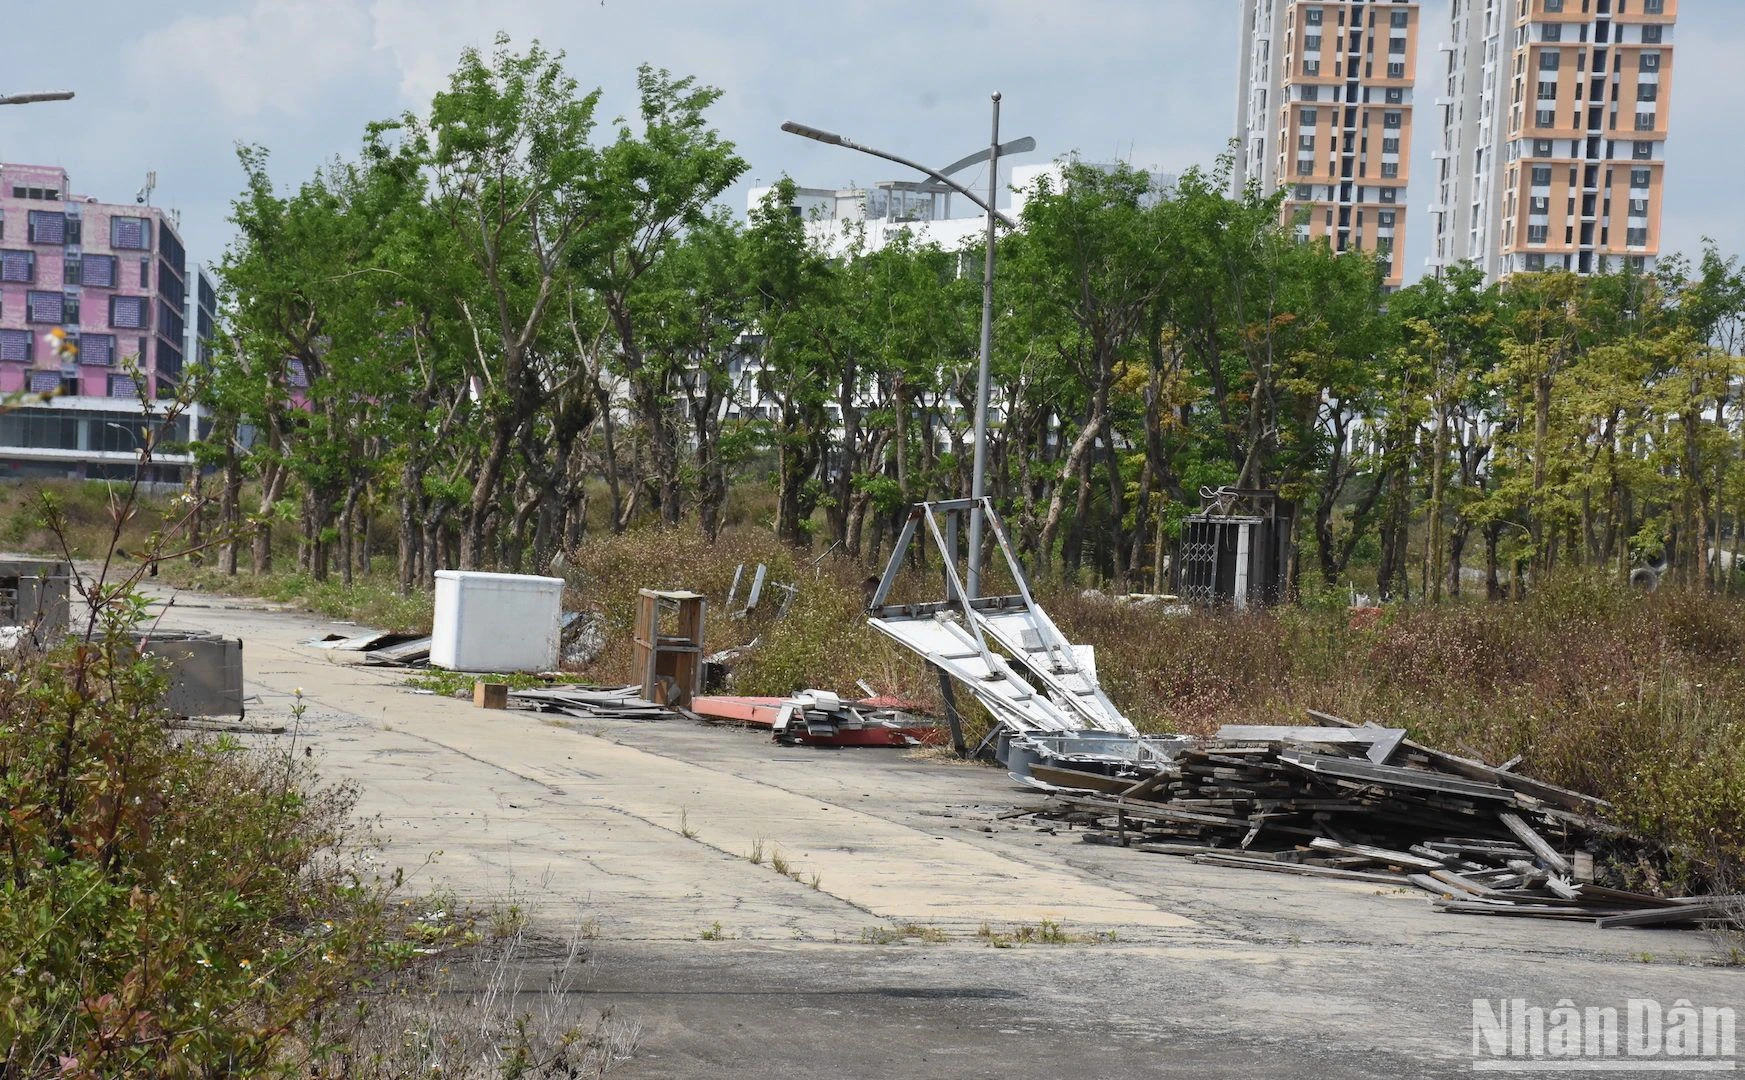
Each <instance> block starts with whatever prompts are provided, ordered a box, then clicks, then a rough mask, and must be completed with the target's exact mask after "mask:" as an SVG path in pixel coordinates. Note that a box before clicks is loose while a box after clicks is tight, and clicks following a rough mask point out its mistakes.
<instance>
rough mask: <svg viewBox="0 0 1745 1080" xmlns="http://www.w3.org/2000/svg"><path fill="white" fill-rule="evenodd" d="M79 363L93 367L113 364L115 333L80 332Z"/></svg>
mask: <svg viewBox="0 0 1745 1080" xmlns="http://www.w3.org/2000/svg"><path fill="white" fill-rule="evenodd" d="M79 363H81V364H89V365H91V366H93V367H113V366H115V335H114V334H80V335H79Z"/></svg>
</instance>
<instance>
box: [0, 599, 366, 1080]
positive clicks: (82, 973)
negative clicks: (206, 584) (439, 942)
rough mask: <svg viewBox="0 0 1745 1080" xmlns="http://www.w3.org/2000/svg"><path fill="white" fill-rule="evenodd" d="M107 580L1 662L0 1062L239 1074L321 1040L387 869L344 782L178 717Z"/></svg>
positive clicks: (345, 987)
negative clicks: (39, 646) (69, 615)
mask: <svg viewBox="0 0 1745 1080" xmlns="http://www.w3.org/2000/svg"><path fill="white" fill-rule="evenodd" d="M143 611H144V607H143V604H142V603H141V602H139V601H137V600H136V599H134V598H132V597H130V596H129V595H127V594H125V593H114V594H110V595H107V596H106V597H104V599H103V602H102V603H101V605H100V606H99V610H98V612H97V615H98V620H97V622H96V624H95V626H94V627H93V628H92V630H91V632H90V633H88V634H86V635H85V636H83V637H75V638H72V639H69V640H67V641H65V642H63V643H62V644H59V645H57V646H55V647H53V648H51V649H49V650H47V651H46V652H38V653H29V654H25V655H21V656H19V657H17V658H16V659H15V662H14V664H13V669H12V673H11V677H10V678H8V679H6V680H0V717H3V718H4V719H3V720H0V807H3V808H4V812H3V813H0V1060H3V1061H4V1062H5V1068H4V1070H0V1071H4V1073H5V1074H6V1075H9V1076H11V1075H17V1076H36V1075H46V1074H49V1073H53V1074H55V1075H57V1076H80V1077H96V1076H117V1075H130V1076H134V1075H139V1076H143V1075H151V1076H170V1075H216V1074H219V1073H222V1074H224V1075H249V1074H252V1073H256V1072H260V1071H263V1070H267V1069H269V1068H271V1067H275V1066H276V1065H277V1064H280V1063H282V1062H283V1060H284V1057H285V1054H286V1052H287V1050H288V1049H290V1048H296V1049H298V1050H300V1051H301V1052H305V1053H311V1052H315V1051H316V1050H317V1049H318V1048H319V1046H320V1041H321V1040H320V1031H319V1024H318V1023H317V1014H318V1010H320V1008H321V1007H322V1006H323V1005H325V1004H326V1003H329V1002H332V1001H335V1000H337V999H338V998H339V997H340V996H342V995H343V994H344V993H346V992H347V991H349V990H351V989H353V988H355V987H356V986H357V985H359V983H360V981H361V980H362V979H363V978H364V976H365V974H366V973H367V971H368V970H369V969H370V968H371V967H372V966H373V965H374V963H375V962H376V943H377V942H378V941H380V940H381V926H382V923H381V913H382V905H381V898H382V896H383V893H384V891H385V889H386V888H387V886H386V885H385V884H371V883H369V880H368V879H367V878H366V876H365V873H364V871H365V867H364V865H363V862H362V856H363V850H364V849H363V847H362V846H361V845H360V841H361V840H363V839H364V838H363V837H362V836H360V835H359V834H358V833H357V832H356V831H355V828H354V826H353V824H352V822H351V809H352V804H353V796H352V792H351V791H350V790H349V789H347V788H344V787H319V786H316V785H315V784H314V782H313V775H312V774H311V772H310V771H309V768H308V765H307V763H306V761H305V760H304V759H301V758H299V757H297V755H296V752H295V747H294V746H290V745H287V746H282V747H280V748H279V749H278V750H277V751H275V752H257V751H249V750H245V749H243V748H242V747H240V746H239V745H237V744H236V743H235V742H233V741H225V740H223V739H216V740H214V739H198V738H191V737H178V735H177V734H176V733H175V732H173V731H172V730H171V729H170V726H169V724H168V722H167V721H168V719H169V718H168V717H167V716H165V715H164V713H163V712H162V710H161V708H160V706H159V704H158V702H159V701H160V700H161V697H162V694H163V691H164V687H165V683H164V678H163V675H162V673H161V672H160V671H159V669H158V668H157V667H156V666H155V664H154V663H153V662H152V661H150V660H147V659H142V658H141V657H140V655H139V654H138V652H137V651H136V650H135V649H134V648H133V647H132V645H131V643H130V639H129V638H128V637H127V634H126V631H127V630H128V629H129V628H130V626H132V625H134V624H135V623H136V622H137V621H138V619H139V618H140V616H141V615H142V614H143Z"/></svg>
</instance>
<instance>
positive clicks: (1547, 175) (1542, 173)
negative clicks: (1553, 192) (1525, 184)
mask: <svg viewBox="0 0 1745 1080" xmlns="http://www.w3.org/2000/svg"><path fill="white" fill-rule="evenodd" d="M1533 186H1534V187H1550V186H1551V166H1549V165H1535V166H1533Z"/></svg>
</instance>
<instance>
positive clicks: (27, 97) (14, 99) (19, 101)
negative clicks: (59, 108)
mask: <svg viewBox="0 0 1745 1080" xmlns="http://www.w3.org/2000/svg"><path fill="white" fill-rule="evenodd" d="M72 97H73V92H72V91H71V90H49V91H45V92H43V93H40V94H11V95H8V96H5V97H0V105H32V104H35V103H36V102H39V101H70V100H72Z"/></svg>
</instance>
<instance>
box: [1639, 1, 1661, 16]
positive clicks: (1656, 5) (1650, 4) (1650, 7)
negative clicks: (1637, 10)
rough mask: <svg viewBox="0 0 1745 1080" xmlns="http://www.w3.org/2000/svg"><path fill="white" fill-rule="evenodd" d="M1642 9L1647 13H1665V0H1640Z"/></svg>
mask: <svg viewBox="0 0 1745 1080" xmlns="http://www.w3.org/2000/svg"><path fill="white" fill-rule="evenodd" d="M1642 10H1643V11H1644V12H1646V13H1647V14H1649V15H1664V14H1666V0H1642Z"/></svg>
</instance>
